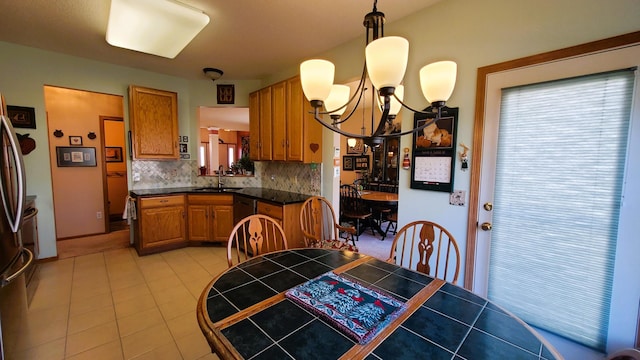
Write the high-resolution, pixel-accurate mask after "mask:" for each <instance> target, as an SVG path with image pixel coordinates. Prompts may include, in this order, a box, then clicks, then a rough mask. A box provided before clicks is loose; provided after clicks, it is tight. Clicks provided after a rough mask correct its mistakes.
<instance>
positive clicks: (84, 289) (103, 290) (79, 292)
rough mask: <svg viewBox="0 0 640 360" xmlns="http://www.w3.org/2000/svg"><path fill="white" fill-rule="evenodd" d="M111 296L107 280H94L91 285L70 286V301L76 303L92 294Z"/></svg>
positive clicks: (92, 295) (90, 296)
mask: <svg viewBox="0 0 640 360" xmlns="http://www.w3.org/2000/svg"><path fill="white" fill-rule="evenodd" d="M98 295H101V296H107V297H109V296H111V289H110V288H109V285H108V283H107V282H96V283H95V284H93V285H78V284H75V283H74V284H73V287H72V288H71V302H72V303H77V302H80V301H83V300H86V299H89V298H92V297H94V296H98Z"/></svg>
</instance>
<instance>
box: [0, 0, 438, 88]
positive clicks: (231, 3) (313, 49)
mask: <svg viewBox="0 0 640 360" xmlns="http://www.w3.org/2000/svg"><path fill="white" fill-rule="evenodd" d="M438 1H440V0H380V1H379V3H378V11H381V12H383V13H385V15H386V19H387V23H389V22H393V21H397V20H398V19H401V18H403V17H405V16H407V15H410V14H411V13H413V12H416V11H418V10H421V9H424V8H426V7H427V6H430V5H432V4H433V3H435V2H438ZM181 2H183V3H185V4H187V5H190V6H192V7H195V8H197V9H201V10H202V11H204V13H206V14H207V15H209V17H210V18H211V21H210V22H209V24H208V25H207V26H206V27H205V28H204V30H203V31H202V32H201V33H200V34H198V35H197V36H196V38H195V39H194V40H193V41H192V42H191V44H189V45H187V47H186V48H185V49H184V50H183V51H182V52H181V53H180V54H178V56H176V58H174V59H166V58H162V57H158V56H154V55H148V54H143V53H139V52H135V51H131V50H125V49H121V48H117V47H113V46H111V45H109V44H107V42H106V41H105V33H106V27H107V21H108V15H109V7H110V3H111V2H110V1H109V0H3V1H0V14H1V15H2V20H1V21H0V41H5V42H10V43H16V44H21V45H26V46H30V47H36V48H41V49H45V50H51V51H55V52H60V53H64V54H69V55H73V56H78V57H82V58H88V59H94V60H98V61H102V62H107V63H112V64H117V65H122V66H128V67H133V68H138V69H144V70H148V71H152V72H157V73H162V74H167V75H172V76H178V77H183V78H188V79H205V77H204V74H203V73H202V69H203V68H204V67H215V68H219V69H222V70H223V71H224V75H223V79H230V80H245V79H260V78H263V77H265V76H268V75H269V74H273V73H275V72H277V71H281V70H283V69H286V68H289V67H293V66H296V64H298V63H300V62H301V61H303V60H304V59H307V58H310V57H313V56H314V55H317V54H319V53H321V52H323V51H326V50H329V49H331V48H334V47H336V46H338V45H340V44H343V43H345V42H348V41H350V40H353V39H355V38H357V37H360V36H362V37H363V41H364V26H363V25H362V21H363V18H364V15H365V14H366V13H368V12H370V11H371V9H372V7H373V0H318V1H309V0H181Z"/></svg>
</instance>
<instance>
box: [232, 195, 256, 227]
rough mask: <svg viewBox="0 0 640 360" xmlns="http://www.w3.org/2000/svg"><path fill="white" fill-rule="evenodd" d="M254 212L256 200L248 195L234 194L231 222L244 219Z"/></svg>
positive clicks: (235, 222)
mask: <svg viewBox="0 0 640 360" xmlns="http://www.w3.org/2000/svg"><path fill="white" fill-rule="evenodd" d="M255 213H256V200H255V199H253V198H250V197H246V196H242V195H238V194H236V195H235V201H234V204H233V222H234V224H237V223H238V221H240V220H242V219H244V218H245V217H247V216H249V215H253V214H255Z"/></svg>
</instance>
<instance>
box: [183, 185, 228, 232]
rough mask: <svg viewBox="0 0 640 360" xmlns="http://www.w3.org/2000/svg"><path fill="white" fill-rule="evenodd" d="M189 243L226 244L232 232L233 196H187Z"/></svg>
mask: <svg viewBox="0 0 640 360" xmlns="http://www.w3.org/2000/svg"><path fill="white" fill-rule="evenodd" d="M187 214H188V221H189V226H188V229H189V236H188V238H189V240H190V241H209V242H225V243H226V242H227V241H228V240H229V235H230V234H231V230H233V226H234V222H233V195H229V194H220V195H218V194H216V195H187Z"/></svg>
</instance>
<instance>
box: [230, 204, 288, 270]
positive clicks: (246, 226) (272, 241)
mask: <svg viewBox="0 0 640 360" xmlns="http://www.w3.org/2000/svg"><path fill="white" fill-rule="evenodd" d="M286 249H288V245H287V238H286V236H285V234H284V230H283V229H282V227H281V226H280V224H279V223H278V221H277V220H275V219H273V218H271V217H269V216H266V215H260V214H259V215H250V216H247V217H245V218H244V219H242V220H240V221H239V222H238V223H237V224H236V225H235V226H234V228H233V230H231V235H229V241H228V242H227V262H228V264H229V267H231V266H233V265H235V264H238V263H241V262H243V261H246V260H248V259H249V258H251V257H253V256H257V255H261V254H266V253H269V252H273V251H278V250H286Z"/></svg>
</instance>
